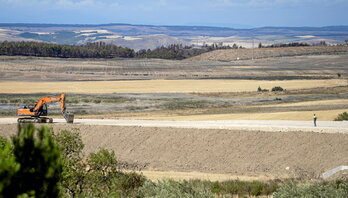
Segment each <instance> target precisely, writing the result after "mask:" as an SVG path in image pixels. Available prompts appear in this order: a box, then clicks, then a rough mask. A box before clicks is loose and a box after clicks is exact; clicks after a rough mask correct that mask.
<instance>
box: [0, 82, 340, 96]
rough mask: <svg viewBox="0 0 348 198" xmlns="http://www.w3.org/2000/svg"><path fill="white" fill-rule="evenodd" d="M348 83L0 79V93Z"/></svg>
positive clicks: (232, 89)
mask: <svg viewBox="0 0 348 198" xmlns="http://www.w3.org/2000/svg"><path fill="white" fill-rule="evenodd" d="M344 85H347V81H346V80H340V79H331V80H283V81H258V80H145V81H144V80H139V81H85V82H75V81H74V82H0V93H60V92H65V93H190V92H203V93H204V92H243V91H255V90H257V88H258V87H259V86H261V87H262V88H264V89H271V88H272V87H274V86H281V87H283V88H284V89H287V90H293V89H309V88H315V87H335V86H344Z"/></svg>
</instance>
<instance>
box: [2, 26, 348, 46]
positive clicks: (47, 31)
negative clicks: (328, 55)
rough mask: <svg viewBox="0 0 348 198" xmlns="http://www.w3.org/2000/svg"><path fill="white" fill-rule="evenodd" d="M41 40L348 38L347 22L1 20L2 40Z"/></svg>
mask: <svg viewBox="0 0 348 198" xmlns="http://www.w3.org/2000/svg"><path fill="white" fill-rule="evenodd" d="M4 40H8V41H41V42H49V43H59V44H73V45H79V44H86V43H89V42H96V41H104V42H108V43H113V44H117V45H121V46H124V47H130V48H133V49H136V50H139V49H148V48H150V49H153V48H155V47H158V46H161V45H170V44H184V45H203V44H212V43H221V42H222V43H223V44H224V45H233V44H234V43H236V44H237V45H242V46H244V47H247V48H249V47H252V46H253V43H254V46H257V45H258V43H262V44H264V45H270V44H274V43H288V42H306V43H309V44H313V43H319V42H320V41H325V42H326V43H328V44H341V43H344V41H345V40H348V26H327V27H261V28H252V29H233V28H226V27H207V26H154V25H132V24H119V23H114V24H100V25H88V24H86V25H83V24H82V25H81V24H76V25H74V24H26V23H19V24H18V23H2V24H1V23H0V41H4Z"/></svg>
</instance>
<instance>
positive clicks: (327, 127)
mask: <svg viewBox="0 0 348 198" xmlns="http://www.w3.org/2000/svg"><path fill="white" fill-rule="evenodd" d="M13 123H17V119H16V118H0V124H13ZM54 123H65V120H64V119H54ZM74 125H105V126H139V127H171V128H196V129H233V130H247V131H266V132H289V131H292V132H296V131H301V132H317V133H343V134H348V122H346V121H343V122H334V121H322V122H318V123H317V125H318V127H314V126H313V122H312V121H284V120H216V121H163V120H111V119H75V121H74Z"/></svg>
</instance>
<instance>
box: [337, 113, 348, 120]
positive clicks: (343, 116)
mask: <svg viewBox="0 0 348 198" xmlns="http://www.w3.org/2000/svg"><path fill="white" fill-rule="evenodd" d="M343 120H348V113H347V112H343V113H341V114H338V116H337V117H336V118H335V120H334V121H343Z"/></svg>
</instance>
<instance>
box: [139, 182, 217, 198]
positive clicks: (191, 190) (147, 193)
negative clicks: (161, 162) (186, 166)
mask: <svg viewBox="0 0 348 198" xmlns="http://www.w3.org/2000/svg"><path fill="white" fill-rule="evenodd" d="M138 196H139V197H169V198H175V197H187V198H196V197H197V198H206V197H214V196H213V194H212V193H211V192H210V190H209V189H207V188H204V187H203V186H199V187H194V186H193V185H192V184H191V183H189V182H187V181H178V182H177V181H173V180H159V181H158V182H157V183H154V182H151V181H149V180H147V181H146V182H145V183H144V185H143V186H142V187H140V188H139V189H138Z"/></svg>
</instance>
